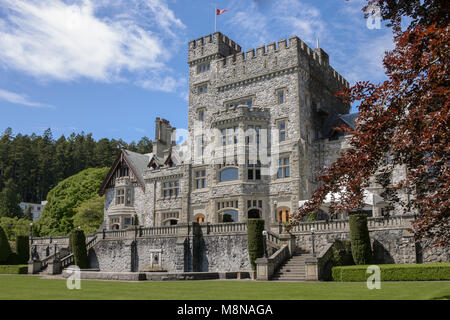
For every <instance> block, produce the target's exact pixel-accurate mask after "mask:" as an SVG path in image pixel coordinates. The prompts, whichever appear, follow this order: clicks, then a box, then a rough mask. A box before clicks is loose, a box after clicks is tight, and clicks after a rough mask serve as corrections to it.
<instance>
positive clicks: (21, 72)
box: [0, 0, 392, 142]
mask: <svg viewBox="0 0 450 320" xmlns="http://www.w3.org/2000/svg"><path fill="white" fill-rule="evenodd" d="M364 3H365V1H362V0H350V1H346V0H321V1H302V0H279V1H270V0H259V1H257V0H247V1H243V0H216V1H207V0H191V1H182V0H78V1H74V0H65V1H64V0H0V110H1V116H0V132H3V131H4V130H5V129H6V128H7V127H11V128H12V129H13V132H14V133H19V132H20V133H23V134H31V133H33V132H35V133H37V134H42V132H43V131H44V130H45V129H46V128H48V127H50V128H51V129H52V131H53V135H54V137H59V136H60V135H61V134H65V135H66V136H67V135H69V134H70V133H71V132H81V131H84V132H86V133H87V132H92V133H93V136H94V138H95V139H100V138H103V137H107V138H116V139H119V138H122V139H124V140H125V141H128V142H130V141H132V140H135V141H136V140H139V139H140V137H142V136H148V137H149V138H153V136H154V119H155V117H163V118H166V119H168V120H170V121H171V123H172V125H174V126H175V127H177V128H186V126H187V107H188V105H187V92H188V90H187V83H188V69H187V63H186V60H187V43H188V42H189V41H190V40H193V39H196V38H199V37H201V36H204V35H207V34H210V33H212V32H213V31H214V8H215V7H216V6H217V7H218V8H220V9H226V10H228V11H227V12H225V13H224V14H222V15H220V16H218V17H217V30H218V31H221V32H222V33H224V34H225V35H227V36H228V37H229V38H231V39H232V40H234V41H235V42H237V43H238V44H240V45H241V47H242V49H243V51H246V50H248V49H251V48H256V47H258V46H260V45H264V44H268V43H270V42H273V41H278V40H281V39H285V38H289V37H290V36H292V35H297V36H298V37H300V38H301V39H302V40H303V41H305V42H306V43H307V44H308V45H309V46H311V47H313V48H314V47H315V43H316V40H315V39H316V38H317V37H319V39H320V46H321V47H322V48H323V49H324V50H325V51H326V52H327V53H328V54H329V56H330V64H331V65H332V66H333V67H334V68H335V69H336V70H337V71H338V72H339V73H340V74H342V75H343V76H344V77H345V78H346V79H347V80H348V81H350V83H351V84H353V83H354V82H355V81H360V80H370V81H373V82H379V81H382V80H384V79H385V76H384V72H383V67H382V63H381V59H382V56H383V53H384V51H385V50H388V49H391V48H392V33H391V30H390V29H389V28H387V27H385V25H384V24H383V23H382V24H381V28H380V29H369V28H368V27H367V25H366V20H365V19H364V17H363V12H361V8H362V7H363V5H364Z"/></svg>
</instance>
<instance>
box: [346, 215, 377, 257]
mask: <svg viewBox="0 0 450 320" xmlns="http://www.w3.org/2000/svg"><path fill="white" fill-rule="evenodd" d="M349 222H350V241H351V248H352V256H353V261H354V262H355V264H357V265H362V264H371V263H372V248H371V245H370V237H369V228H368V227H367V214H365V213H354V214H351V215H350V217H349Z"/></svg>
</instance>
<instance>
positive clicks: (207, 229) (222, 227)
mask: <svg viewBox="0 0 450 320" xmlns="http://www.w3.org/2000/svg"><path fill="white" fill-rule="evenodd" d="M200 228H201V229H202V233H203V234H227V233H247V223H245V222H233V223H218V224H201V225H200Z"/></svg>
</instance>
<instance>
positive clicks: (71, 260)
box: [61, 253, 75, 269]
mask: <svg viewBox="0 0 450 320" xmlns="http://www.w3.org/2000/svg"><path fill="white" fill-rule="evenodd" d="M74 263H75V259H74V256H73V253H71V254H69V255H68V256H65V257H64V258H62V259H61V268H63V269H64V268H67V267H68V266H70V265H72V264H74Z"/></svg>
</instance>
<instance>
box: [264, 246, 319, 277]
mask: <svg viewBox="0 0 450 320" xmlns="http://www.w3.org/2000/svg"><path fill="white" fill-rule="evenodd" d="M308 257H312V254H310V253H308V252H305V251H301V250H297V251H295V253H294V255H293V256H292V257H291V258H289V259H287V260H286V261H285V262H284V263H283V264H282V265H281V266H280V268H279V269H278V270H277V271H276V272H275V273H274V274H273V276H272V278H271V280H280V281H305V280H306V267H305V260H306V258H308Z"/></svg>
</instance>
